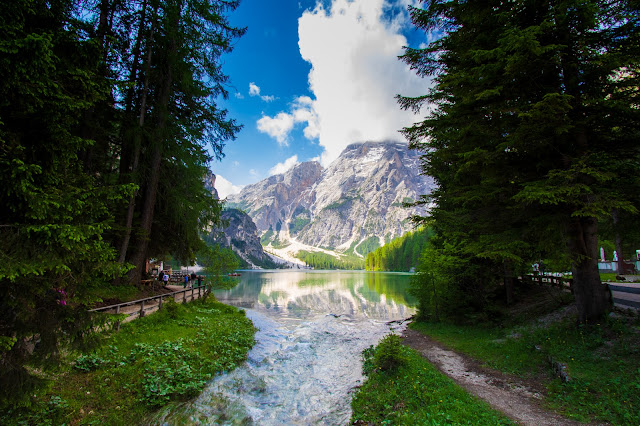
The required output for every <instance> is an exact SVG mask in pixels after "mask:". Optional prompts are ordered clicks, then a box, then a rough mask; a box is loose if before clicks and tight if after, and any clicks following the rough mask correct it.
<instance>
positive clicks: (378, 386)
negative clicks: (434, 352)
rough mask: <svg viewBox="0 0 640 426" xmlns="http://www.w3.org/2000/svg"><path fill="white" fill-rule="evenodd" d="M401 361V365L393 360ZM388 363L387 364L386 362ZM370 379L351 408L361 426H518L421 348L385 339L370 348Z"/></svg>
mask: <svg viewBox="0 0 640 426" xmlns="http://www.w3.org/2000/svg"><path fill="white" fill-rule="evenodd" d="M390 359H391V360H393V359H399V360H400V361H399V362H397V365H390V364H393V361H391V363H390V361H389V360H390ZM385 365H386V366H385ZM363 370H364V372H365V373H366V374H368V377H367V380H366V381H365V383H364V384H363V385H362V386H361V387H360V388H359V389H358V391H357V392H356V394H355V395H354V398H353V401H352V403H351V407H352V409H353V414H352V417H351V421H352V423H355V424H376V425H379V424H388V425H394V424H433V425H439V424H473V425H498V424H512V422H511V421H510V420H509V419H507V418H506V417H504V416H503V415H502V414H500V413H498V412H496V411H494V410H493V409H491V408H490V407H489V405H488V404H486V403H485V402H483V401H480V400H479V399H477V398H475V397H473V396H471V395H469V394H468V393H466V392H465V391H464V390H463V389H462V388H461V387H460V386H458V385H457V384H455V383H454V382H453V380H451V379H449V378H448V377H446V376H445V375H443V374H442V373H440V372H439V371H438V370H436V368H435V367H433V366H432V365H431V364H430V363H429V362H428V361H427V360H425V359H424V358H423V357H422V356H421V355H420V354H419V353H418V352H416V351H414V350H412V349H409V348H407V347H405V346H402V345H401V344H400V343H397V344H393V343H392V342H391V344H390V340H389V338H388V337H387V338H385V339H384V340H383V341H382V342H381V344H380V345H379V346H378V347H377V348H376V349H372V348H370V349H369V350H367V351H365V353H364V365H363Z"/></svg>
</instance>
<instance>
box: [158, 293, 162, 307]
mask: <svg viewBox="0 0 640 426" xmlns="http://www.w3.org/2000/svg"><path fill="white" fill-rule="evenodd" d="M160 309H162V296H160V302H159V303H158V310H160Z"/></svg>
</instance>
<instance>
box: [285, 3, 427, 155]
mask: <svg viewBox="0 0 640 426" xmlns="http://www.w3.org/2000/svg"><path fill="white" fill-rule="evenodd" d="M409 3H415V0H401V4H402V5H403V6H406V4H409ZM389 6H390V4H389V3H388V0H333V1H332V4H331V7H330V9H329V10H327V9H325V8H324V7H323V6H322V4H321V3H318V4H317V5H316V7H315V9H314V10H312V11H306V12H304V13H303V15H302V17H300V19H299V20H298V36H299V42H298V44H299V47H300V54H301V55H302V57H303V58H304V59H305V60H306V61H308V62H309V63H311V65H312V69H311V72H310V73H309V85H310V89H311V91H312V92H313V94H314V96H315V99H314V100H311V99H309V102H308V103H307V104H305V105H306V106H307V110H304V109H302V110H301V111H297V112H296V110H295V107H294V111H293V112H292V114H293V115H296V114H297V115H296V117H295V118H294V121H296V120H298V119H299V120H300V121H303V120H304V114H307V112H305V111H308V112H310V113H313V115H314V118H313V119H309V120H308V121H307V122H308V123H309V124H308V127H307V128H306V129H305V136H307V137H308V138H312V137H317V138H318V139H319V144H320V145H321V146H322V147H323V148H324V150H325V151H324V153H323V154H322V163H323V164H324V165H327V164H328V163H329V162H331V161H332V160H333V159H335V158H336V157H337V156H338V155H339V154H340V152H342V150H343V149H344V148H345V147H346V146H347V145H348V144H350V143H353V142H360V141H384V140H402V136H401V135H400V134H399V133H398V131H399V130H400V129H401V128H402V127H404V126H407V125H410V124H412V123H413V122H415V121H417V120H418V117H417V116H415V115H414V114H413V113H411V112H409V111H403V110H401V109H400V108H399V106H398V104H397V102H396V101H395V99H394V97H395V95H396V94H402V95H405V96H417V95H421V94H424V93H426V91H427V85H428V81H426V80H424V79H422V78H419V77H418V76H416V74H415V72H414V71H411V70H410V69H409V67H408V66H407V65H406V64H404V63H403V62H401V61H400V60H399V59H398V56H399V55H402V54H403V53H404V50H403V46H406V45H407V44H408V41H407V40H406V38H405V37H404V36H403V35H402V34H401V33H400V29H401V28H402V27H403V26H406V25H409V21H408V15H407V13H406V12H403V13H400V14H396V15H395V17H394V18H393V19H389V18H388V16H387V17H385V15H384V14H383V9H385V8H389ZM385 10H386V9H385ZM307 99H308V98H307ZM278 116H279V114H278ZM278 116H276V117H278Z"/></svg>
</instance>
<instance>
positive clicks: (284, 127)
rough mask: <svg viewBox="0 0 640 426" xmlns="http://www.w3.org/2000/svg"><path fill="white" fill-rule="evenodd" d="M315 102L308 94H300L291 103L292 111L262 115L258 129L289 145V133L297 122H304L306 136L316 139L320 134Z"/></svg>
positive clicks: (282, 143)
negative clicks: (271, 115) (270, 115)
mask: <svg viewBox="0 0 640 426" xmlns="http://www.w3.org/2000/svg"><path fill="white" fill-rule="evenodd" d="M313 105H314V102H313V100H312V99H311V98H310V97H308V96H300V97H298V98H296V100H295V101H293V103H292V104H291V105H290V111H289V112H288V113H287V112H280V113H278V114H277V115H276V116H275V117H269V116H262V118H261V119H260V120H258V123H257V124H258V130H260V131H261V132H263V133H266V134H268V135H269V136H271V137H272V138H274V139H276V140H277V141H278V143H279V144H280V145H286V146H288V145H289V141H288V139H289V133H290V132H291V130H293V127H294V125H295V124H298V123H304V124H305V128H304V130H303V132H304V136H305V137H306V138H307V139H316V138H318V137H319V136H320V128H319V126H318V115H317V114H316V112H315V109H314V106H313Z"/></svg>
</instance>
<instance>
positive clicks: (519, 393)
mask: <svg viewBox="0 0 640 426" xmlns="http://www.w3.org/2000/svg"><path fill="white" fill-rule="evenodd" d="M403 338H404V344H405V345H407V346H409V347H410V348H412V349H415V350H417V351H418V352H420V353H421V354H422V356H424V357H425V358H426V359H428V360H429V362H431V363H432V364H433V365H434V366H436V367H437V368H438V369H439V370H440V371H441V372H442V373H443V374H446V375H447V376H449V377H450V378H451V379H453V380H454V381H455V382H456V383H457V384H459V385H460V386H462V387H463V388H464V389H465V390H466V391H467V392H469V393H471V394H473V395H475V396H477V397H478V398H480V399H482V400H484V401H486V402H487V403H488V404H489V405H491V407H493V408H494V409H496V410H498V411H501V412H502V413H504V414H505V415H506V416H507V417H509V418H511V419H512V420H514V421H516V422H517V423H518V424H522V425H531V426H537V425H540V426H542V425H549V426H553V425H584V423H580V422H576V421H573V420H569V419H566V418H564V417H562V416H560V415H559V414H556V413H553V412H550V411H548V410H546V409H544V408H543V407H542V400H543V393H544V389H543V388H542V387H541V386H540V385H539V384H536V383H533V382H530V383H524V382H522V381H521V380H519V379H518V378H516V377H512V376H509V375H508V374H504V373H501V372H499V371H495V370H491V369H489V368H486V367H484V366H482V365H481V364H480V363H479V362H478V361H476V360H474V359H472V358H470V357H468V356H466V355H464V354H459V353H457V352H454V351H452V350H449V349H448V348H446V347H444V346H443V345H441V344H440V343H438V342H436V341H435V340H433V339H431V338H430V337H429V336H426V335H424V334H422V333H420V332H418V331H415V330H412V329H410V328H407V329H406V330H405V331H404V332H403Z"/></svg>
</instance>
